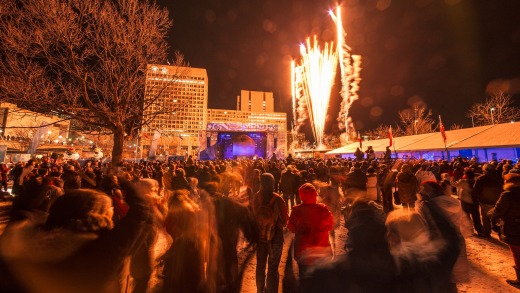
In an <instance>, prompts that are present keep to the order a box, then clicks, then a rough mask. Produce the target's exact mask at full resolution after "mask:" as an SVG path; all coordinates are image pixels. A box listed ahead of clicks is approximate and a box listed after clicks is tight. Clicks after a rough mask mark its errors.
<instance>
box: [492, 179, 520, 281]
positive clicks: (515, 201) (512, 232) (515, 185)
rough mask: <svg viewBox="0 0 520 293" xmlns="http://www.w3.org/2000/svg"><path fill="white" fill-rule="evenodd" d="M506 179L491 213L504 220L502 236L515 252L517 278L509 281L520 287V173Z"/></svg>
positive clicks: (493, 217)
mask: <svg viewBox="0 0 520 293" xmlns="http://www.w3.org/2000/svg"><path fill="white" fill-rule="evenodd" d="M504 179H505V185H504V192H502V194H501V195H500V198H499V199H498V201H497V203H496V205H495V207H494V208H493V209H492V210H491V211H490V212H489V213H490V217H491V218H492V219H500V220H502V225H501V226H500V228H501V233H500V238H501V239H502V241H504V242H505V243H507V244H508V245H509V248H510V249H511V252H512V253H513V259H514V261H515V267H514V269H515V272H516V280H507V283H509V284H510V285H512V286H514V287H516V288H520V174H516V173H509V174H507V175H506V176H504Z"/></svg>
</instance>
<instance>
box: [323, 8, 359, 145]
mask: <svg viewBox="0 0 520 293" xmlns="http://www.w3.org/2000/svg"><path fill="white" fill-rule="evenodd" d="M329 14H330V16H331V18H332V20H333V21H334V23H335V24H336V32H337V39H338V57H339V68H340V73H341V91H340V96H341V98H342V100H341V106H340V112H339V114H338V122H339V123H338V124H339V128H340V129H345V132H346V133H347V138H348V137H350V134H352V133H355V128H354V125H353V123H352V119H351V118H350V117H349V116H348V114H349V109H350V107H351V106H352V103H354V101H356V100H358V99H359V96H358V90H359V82H360V81H361V76H360V72H361V56H359V55H353V54H352V49H351V48H350V47H349V46H348V45H347V44H346V42H345V39H346V36H347V33H346V32H345V30H344V29H343V22H342V21H341V8H340V6H338V7H337V8H336V14H334V13H333V12H332V11H330V12H329Z"/></svg>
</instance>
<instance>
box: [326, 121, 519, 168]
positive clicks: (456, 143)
mask: <svg viewBox="0 0 520 293" xmlns="http://www.w3.org/2000/svg"><path fill="white" fill-rule="evenodd" d="M388 145H389V139H388V138H385V139H377V140H370V141H363V142H362V146H363V151H364V150H366V148H367V147H368V146H372V147H373V148H374V151H375V152H376V153H378V155H379V156H381V155H382V154H381V153H382V152H384V151H385V150H386V147H387V146H388ZM358 147H359V142H353V143H350V144H347V145H346V146H343V147H340V148H337V149H335V150H332V151H329V152H327V153H326V154H325V155H326V156H343V157H348V156H352V155H353V154H354V152H355V151H356V149H357V148H358ZM391 150H392V152H393V153H394V154H395V153H397V154H398V156H399V157H415V158H418V157H426V158H428V159H433V158H440V157H444V156H445V155H446V156H447V154H446V151H448V152H449V157H454V156H458V155H463V156H475V157H479V158H481V159H484V160H490V159H501V158H508V159H516V158H518V157H520V124H519V123H502V124H496V125H487V126H480V127H472V128H464V129H457V130H448V131H446V143H444V141H443V139H442V135H441V133H440V132H433V133H426V134H419V135H410V136H402V137H394V139H393V146H392V148H391ZM490 156H491V157H490Z"/></svg>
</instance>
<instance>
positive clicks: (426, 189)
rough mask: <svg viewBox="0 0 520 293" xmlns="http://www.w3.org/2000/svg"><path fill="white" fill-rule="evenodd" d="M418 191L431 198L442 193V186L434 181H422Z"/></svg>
mask: <svg viewBox="0 0 520 293" xmlns="http://www.w3.org/2000/svg"><path fill="white" fill-rule="evenodd" d="M419 192H420V194H421V195H422V196H426V197H429V198H433V197H437V196H440V195H444V188H442V186H440V185H439V184H438V183H437V182H435V181H424V182H423V183H421V185H420V187H419Z"/></svg>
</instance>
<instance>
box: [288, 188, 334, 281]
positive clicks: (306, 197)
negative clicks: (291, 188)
mask: <svg viewBox="0 0 520 293" xmlns="http://www.w3.org/2000/svg"><path fill="white" fill-rule="evenodd" d="M298 193H299V195H300V198H301V199H302V202H303V203H302V204H300V205H297V206H295V207H294V208H293V209H292V211H291V216H290V217H289V223H288V224H287V227H288V228H289V230H290V231H291V232H292V233H294V234H295V235H294V258H295V260H296V262H297V263H298V269H299V272H300V276H304V275H305V274H306V273H307V271H308V269H309V267H312V266H314V265H316V264H318V263H319V262H324V261H327V260H330V259H331V258H332V249H331V246H330V242H329V231H331V230H332V228H333V225H334V219H333V217H332V214H331V213H330V211H329V209H328V208H327V206H326V205H324V204H320V203H316V199H317V196H318V192H317V191H316V188H315V187H314V185H312V184H310V183H305V184H303V185H302V186H301V187H300V188H299V189H298Z"/></svg>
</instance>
